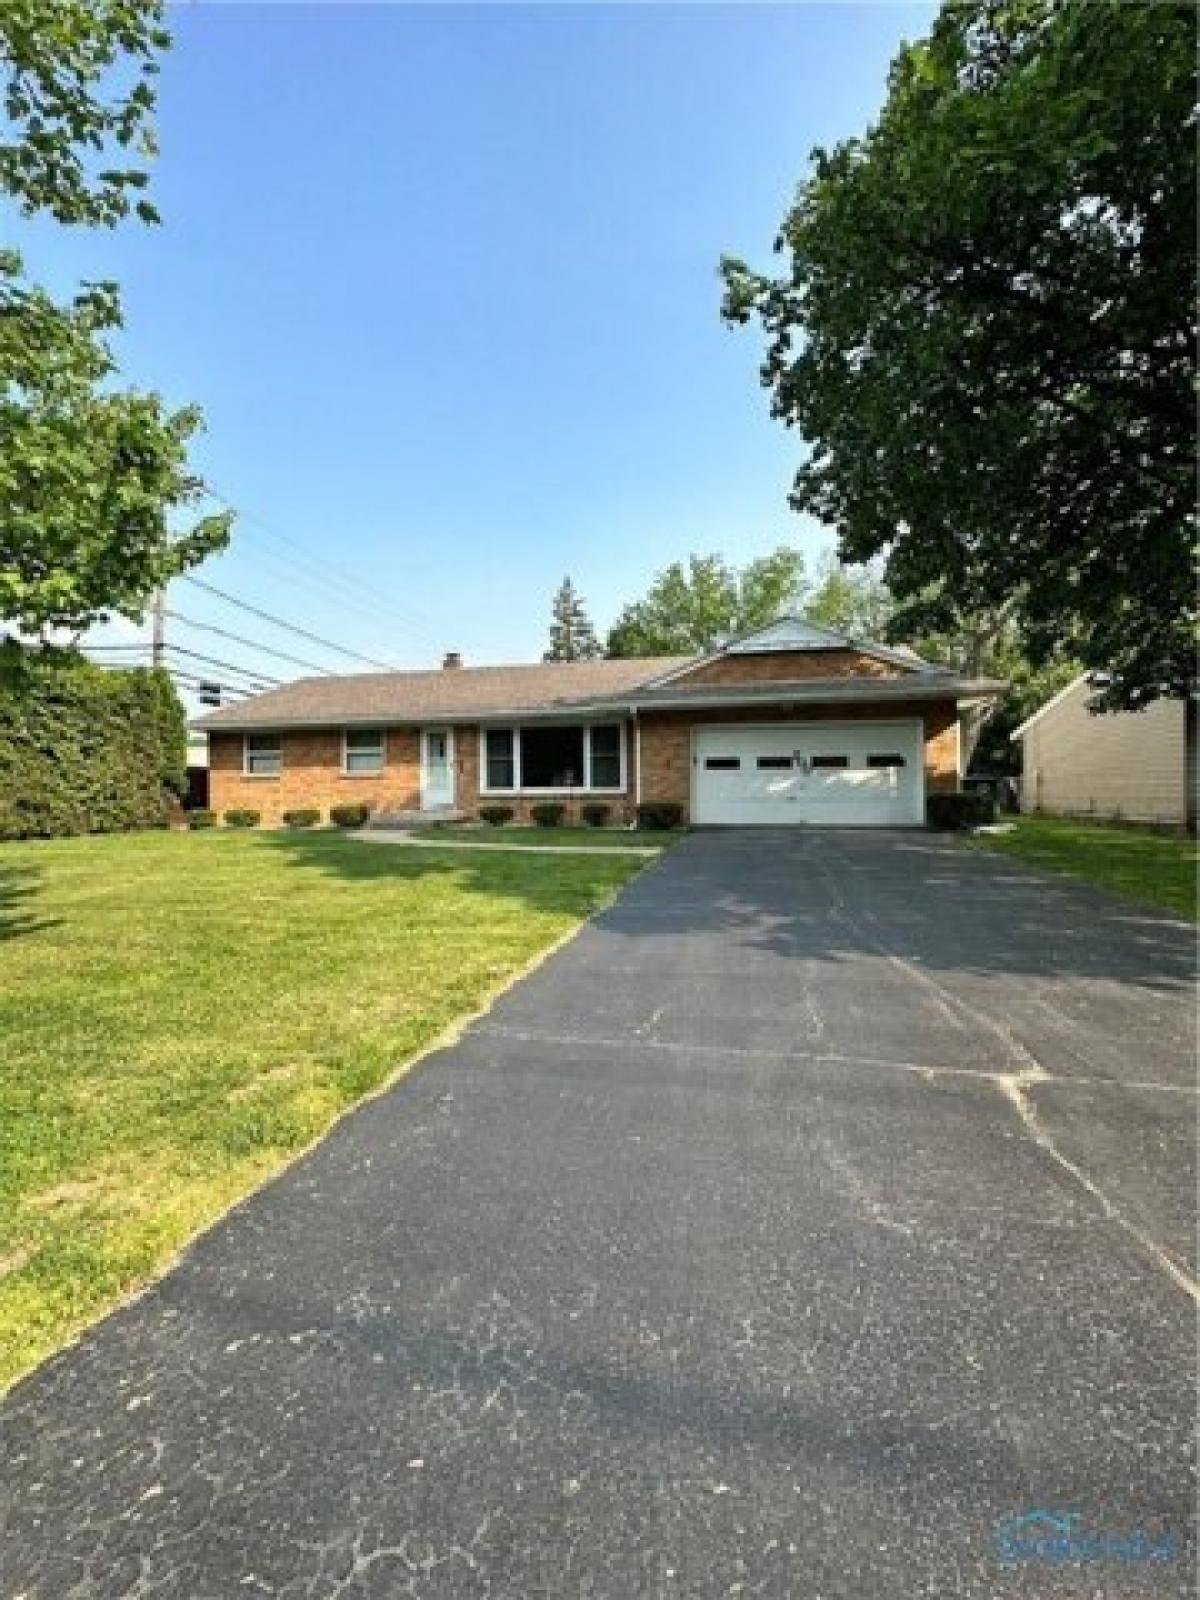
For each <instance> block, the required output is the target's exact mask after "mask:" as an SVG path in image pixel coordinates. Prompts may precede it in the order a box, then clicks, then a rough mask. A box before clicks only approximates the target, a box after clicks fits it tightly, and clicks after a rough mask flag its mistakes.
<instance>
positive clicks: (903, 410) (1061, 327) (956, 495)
mask: <svg viewBox="0 0 1200 1600" xmlns="http://www.w3.org/2000/svg"><path fill="white" fill-rule="evenodd" d="M1195 34H1196V28H1195V12H1194V9H1193V7H1192V6H1191V5H1190V4H1175V3H1158V4H1151V5H1131V4H1125V3H1122V0H954V3H951V4H947V5H946V6H945V7H944V8H943V10H942V12H941V14H940V15H939V17H938V20H937V22H936V24H935V26H934V28H933V31H932V33H931V35H930V37H929V39H928V40H925V41H922V42H920V43H918V44H916V45H913V46H910V47H907V48H905V49H904V50H903V51H902V52H901V54H900V56H899V57H898V59H897V61H896V62H895V64H894V67H893V70H892V75H891V80H890V87H889V94H888V99H887V102H886V105H885V107H884V109H883V112H882V114H881V116H880V119H879V122H878V124H877V125H876V126H875V127H873V128H872V129H871V130H870V131H869V132H868V133H866V134H865V135H864V136H863V137H862V138H858V139H853V140H849V141H847V142H846V143H844V144H840V145H838V146H836V147H835V148H834V149H832V150H818V151H816V152H815V153H814V158H813V162H814V164H813V171H812V175H811V176H810V178H809V179H808V180H807V182H806V183H805V184H804V186H803V187H802V189H801V192H800V196H799V199H798V201H797V203H796V205H795V206H794V208H793V209H792V211H791V212H790V213H789V214H788V216H787V218H786V219H785V222H784V224H783V229H782V234H781V238H780V249H781V250H782V251H784V252H786V253H787V255H788V256H789V257H790V260H789V264H788V267H787V270H786V271H785V272H784V273H783V274H782V275H781V276H780V277H778V278H771V277H766V276H762V275H759V274H757V273H754V272H752V271H750V270H749V269H748V268H747V267H746V266H745V264H744V263H742V262H740V261H736V260H727V261H726V262H725V263H724V273H725V280H726V298H725V315H726V316H727V318H728V319H730V320H731V321H734V322H745V321H747V320H748V319H750V318H752V317H756V318H757V319H758V320H759V321H760V322H761V325H762V327H763V328H764V330H765V333H766V336H767V355H766V359H765V362H764V366H763V380H764V383H765V384H766V386H767V387H768V388H769V389H770V390H771V394H772V409H773V411H774V413H775V415H777V416H778V417H781V418H783V419H784V420H785V421H787V422H788V423H789V424H792V425H794V426H795V427H796V428H797V430H798V431H799V432H800V433H801V434H802V435H803V436H804V438H805V439H806V440H807V441H808V442H809V444H810V446H811V453H810V455H809V456H808V458H807V459H806V461H805V462H804V464H803V465H802V466H801V468H800V471H799V473H798V476H797V479H796V485H795V490H794V494H793V503H794V505H795V506H796V507H797V509H800V510H804V511H807V512H810V513H812V514H814V515H816V516H818V517H819V518H821V519H822V520H823V521H825V522H827V523H828V524H830V525H832V526H834V527H835V528H836V529H837V531H838V536H839V546H840V551H841V554H842V556H843V557H844V558H845V559H847V560H849V561H866V560H869V559H871V558H872V557H875V556H878V555H881V554H882V555H885V556H886V558H887V567H886V573H887V579H888V583H889V585H890V587H891V589H892V591H893V593H894V594H895V595H896V596H897V598H898V600H899V601H900V602H901V604H900V606H899V608H898V610H897V613H896V614H895V616H894V617H893V618H892V622H891V627H892V630H893V636H897V637H905V636H907V637H909V638H913V637H917V636H919V635H922V634H927V633H929V632H932V631H936V630H938V629H943V630H947V629H954V628H958V627H961V625H962V623H963V621H964V619H970V618H973V617H978V616H982V617H985V618H995V617H997V616H999V615H1001V614H1002V613H1003V611H1004V608H1006V607H1012V606H1013V605H1014V603H1019V607H1020V612H1021V633H1022V638H1023V641H1024V644H1025V647H1026V648H1027V649H1028V650H1029V652H1030V654H1031V657H1032V660H1033V662H1034V663H1035V664H1037V663H1041V662H1047V661H1051V660H1053V659H1054V658H1055V657H1057V658H1059V659H1065V658H1067V657H1075V658H1077V659H1079V660H1080V661H1082V662H1083V663H1084V664H1085V665H1087V666H1091V667H1096V668H1100V669H1108V670H1111V671H1112V672H1113V673H1114V675H1115V676H1114V679H1113V688H1112V691H1111V693H1110V700H1111V703H1113V704H1125V705H1134V704H1139V703H1144V702H1145V701H1146V700H1148V699H1153V698H1154V697H1156V696H1157V695H1159V694H1163V693H1169V694H1170V693H1174V694H1178V693H1181V692H1183V691H1184V689H1185V687H1186V686H1187V685H1188V684H1189V683H1190V682H1193V681H1194V610H1193V600H1194V582H1195V577H1194V570H1193V565H1192V562H1193V541H1194V537H1195V525H1194V482H1193V446H1194V414H1193V387H1194V379H1195V357H1194V334H1195V330H1194V325H1193V324H1194V314H1193V306H1194V274H1195V226H1196V217H1195V182H1196V153H1195V121H1194V115H1195V100H1196V93H1195V45H1196V37H1195Z"/></svg>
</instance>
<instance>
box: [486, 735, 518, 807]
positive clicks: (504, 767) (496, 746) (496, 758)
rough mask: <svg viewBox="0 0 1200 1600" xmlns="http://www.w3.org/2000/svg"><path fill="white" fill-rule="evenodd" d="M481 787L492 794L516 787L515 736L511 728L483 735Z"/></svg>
mask: <svg viewBox="0 0 1200 1600" xmlns="http://www.w3.org/2000/svg"><path fill="white" fill-rule="evenodd" d="M483 738H484V766H483V787H484V789H485V790H488V791H491V792H493V793H502V792H503V791H504V790H505V789H515V788H516V787H517V755H516V743H517V741H516V735H515V733H514V732H513V730H512V729H511V728H488V729H487V730H486V732H485V733H484V736H483Z"/></svg>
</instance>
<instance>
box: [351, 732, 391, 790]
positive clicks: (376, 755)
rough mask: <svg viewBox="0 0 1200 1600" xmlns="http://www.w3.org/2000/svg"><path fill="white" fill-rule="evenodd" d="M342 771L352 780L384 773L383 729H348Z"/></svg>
mask: <svg viewBox="0 0 1200 1600" xmlns="http://www.w3.org/2000/svg"><path fill="white" fill-rule="evenodd" d="M342 771H343V772H344V773H345V774H346V776H347V777H351V778H354V777H363V776H367V775H369V774H371V773H376V772H382V771H383V729H382V728H347V729H346V735H345V743H344V744H343V747H342Z"/></svg>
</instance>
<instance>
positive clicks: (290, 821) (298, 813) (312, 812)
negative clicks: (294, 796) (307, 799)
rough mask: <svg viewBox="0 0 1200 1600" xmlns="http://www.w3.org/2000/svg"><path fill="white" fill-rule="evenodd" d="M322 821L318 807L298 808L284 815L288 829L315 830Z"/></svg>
mask: <svg viewBox="0 0 1200 1600" xmlns="http://www.w3.org/2000/svg"><path fill="white" fill-rule="evenodd" d="M320 820H321V813H320V812H319V811H318V810H317V808H316V806H297V807H296V808H295V809H294V810H292V811H285V812H284V813H283V821H284V826H285V827H288V828H315V827H316V825H317V823H318V822H320Z"/></svg>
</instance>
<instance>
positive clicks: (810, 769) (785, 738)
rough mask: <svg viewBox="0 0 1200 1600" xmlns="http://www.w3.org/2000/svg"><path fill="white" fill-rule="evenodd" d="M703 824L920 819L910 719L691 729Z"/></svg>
mask: <svg viewBox="0 0 1200 1600" xmlns="http://www.w3.org/2000/svg"><path fill="white" fill-rule="evenodd" d="M692 740H693V756H694V761H693V772H694V786H695V788H694V797H693V799H694V804H693V815H694V819H695V821H697V822H699V823H706V822H707V823H724V824H733V825H738V824H740V825H753V824H755V823H759V824H764V825H768V824H769V825H778V824H780V823H783V824H787V823H792V822H795V823H801V822H809V823H825V824H827V825H854V824H861V825H863V826H872V827H888V826H891V827H895V826H898V825H903V824H906V823H918V822H921V821H922V820H923V817H924V769H923V761H922V745H923V730H922V728H921V725H920V724H919V723H917V722H915V721H904V722H870V723H868V722H847V723H834V722H828V723H782V724H769V725H768V724H764V725H754V724H739V725H736V726H732V725H731V726H719V727H718V726H704V727H697V728H695V729H693V735H692Z"/></svg>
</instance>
